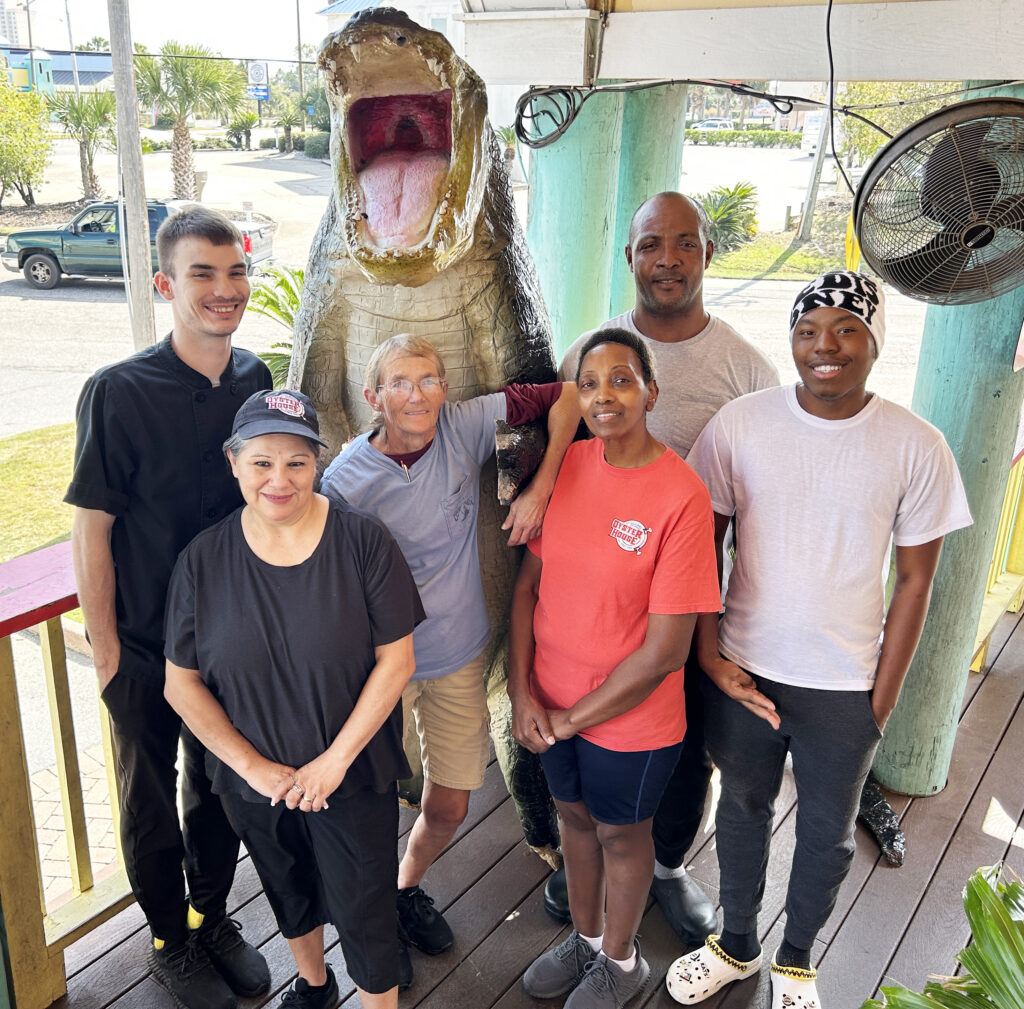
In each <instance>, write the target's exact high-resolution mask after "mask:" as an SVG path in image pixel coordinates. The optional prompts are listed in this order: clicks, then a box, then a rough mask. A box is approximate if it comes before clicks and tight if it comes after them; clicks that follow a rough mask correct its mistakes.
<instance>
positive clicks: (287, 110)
mask: <svg viewBox="0 0 1024 1009" xmlns="http://www.w3.org/2000/svg"><path fill="white" fill-rule="evenodd" d="M274 125H275V126H280V127H281V128H282V129H283V130H284V149H285V150H286V151H288V152H289V153H290V152H291V151H293V150H295V145H294V143H293V142H292V127H293V126H301V125H302V109H300V108H299V103H298V102H297V101H296V100H295V99H294V98H285V99H282V101H281V103H280V104H279V105H278V106H277V118H276V119H275V120H274Z"/></svg>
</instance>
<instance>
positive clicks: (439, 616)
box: [322, 392, 508, 680]
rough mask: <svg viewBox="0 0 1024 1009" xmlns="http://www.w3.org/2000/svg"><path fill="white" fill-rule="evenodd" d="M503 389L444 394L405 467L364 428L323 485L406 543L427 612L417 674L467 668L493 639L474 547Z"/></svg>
mask: <svg viewBox="0 0 1024 1009" xmlns="http://www.w3.org/2000/svg"><path fill="white" fill-rule="evenodd" d="M507 402H508V401H507V399H506V397H505V393H504V392H496V393H492V394H491V395H487V396H477V397H475V398H474V399H468V400H465V401H463V402H461V403H445V404H444V406H443V407H442V408H441V414H440V416H439V417H438V419H437V433H436V434H435V435H434V440H433V442H431V444H430V448H428V449H427V451H426V452H425V453H424V454H423V455H422V456H421V457H420V458H419V459H417V460H416V461H415V462H414V463H413V464H412V465H411V466H409V467H408V468H407V467H405V466H401V465H400V464H399V463H397V462H395V460H394V459H389V458H388V457H387V456H386V455H384V453H382V452H380V451H378V450H377V449H375V448H374V447H373V446H372V445H371V444H370V435H369V434H362V435H360V436H359V437H358V438H356V439H355V440H354V441H353V442H351V443H350V444H349V446H348V447H347V448H346V449H345V451H344V452H342V453H341V455H339V456H338V457H337V458H336V459H335V460H334V461H333V462H332V463H331V464H330V466H328V467H327V471H326V472H325V473H324V478H323V483H322V490H323V493H324V494H326V495H327V496H328V497H329V498H331V499H332V500H335V501H337V500H344V501H348V502H349V503H350V504H352V505H354V506H355V507H357V508H360V509H362V510H363V511H365V512H369V513H370V514H371V515H375V516H376V517H377V518H379V519H380V520H381V521H382V522H383V523H384V524H385V525H386V526H387V527H388V529H389V530H390V532H391V535H392V536H394V537H395V539H396V540H397V541H398V545H399V546H400V547H401V548H402V553H403V554H404V555H405V559H406V561H408V563H409V568H410V570H411V571H412V575H413V578H415V579H416V585H417V587H418V589H419V592H420V598H421V599H422V600H423V608H424V609H425V610H426V612H427V619H426V620H425V621H424V622H423V623H422V624H420V625H419V626H418V627H417V628H416V632H415V634H414V635H413V648H414V649H415V651H416V672H415V674H414V676H413V679H414V680H427V679H435V678H436V677H438V676H446V675H448V674H449V673H454V672H455V671H456V670H458V669H461V668H462V667H463V666H464V665H465V664H466V663H467V662H469V661H470V659H472V658H474V657H475V656H476V655H477V654H479V652H480V651H481V650H482V649H483V647H484V645H486V644H487V642H488V640H489V639H490V636H491V625H490V623H489V621H488V619H487V607H486V605H485V603H484V590H483V584H482V582H481V580H480V559H479V556H478V555H477V547H476V526H477V508H478V497H479V494H480V469H481V467H482V466H483V464H484V463H485V462H486V461H487V460H488V459H489V458H490V457H491V456H492V455H493V454H494V422H495V420H505V419H506V417H507Z"/></svg>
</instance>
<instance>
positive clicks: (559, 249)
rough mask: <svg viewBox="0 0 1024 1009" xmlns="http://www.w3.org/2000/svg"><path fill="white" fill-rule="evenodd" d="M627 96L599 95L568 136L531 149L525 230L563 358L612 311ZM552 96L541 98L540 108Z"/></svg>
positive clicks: (556, 347) (587, 104) (573, 125)
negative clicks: (616, 215)
mask: <svg viewBox="0 0 1024 1009" xmlns="http://www.w3.org/2000/svg"><path fill="white" fill-rule="evenodd" d="M622 98H623V96H622V95H621V94H618V93H614V94H600V95H595V96H594V97H593V98H591V99H590V101H588V102H587V103H586V104H585V105H584V106H583V108H582V110H581V112H580V114H579V116H577V118H576V120H575V122H573V124H572V125H571V126H570V127H569V129H568V131H567V132H566V134H565V136H563V137H560V138H559V139H558V140H556V141H555V142H554V143H553V144H550V145H549V146H547V147H542V148H540V149H539V150H535V151H534V152H533V153H532V155H531V156H530V215H529V220H528V222H527V227H526V237H527V241H528V244H529V246H530V251H531V253H532V254H533V260H534V263H535V264H536V266H537V275H538V277H539V279H540V286H541V291H542V292H543V294H544V302H545V304H546V305H547V309H548V314H549V316H550V317H551V328H552V336H553V338H554V344H555V357H556V358H561V356H562V354H563V353H564V352H565V351H566V349H567V348H568V346H569V344H570V343H572V341H573V340H575V339H576V337H578V336H579V335H580V333H582V332H584V331H586V330H588V329H593V328H594V327H595V326H598V325H600V324H601V323H602V322H604V320H605V319H606V318H607V311H608V305H609V301H610V299H609V292H610V290H611V278H612V263H613V252H614V253H615V254H616V255H617V254H618V250H613V248H612V246H613V244H614V230H615V222H614V211H615V207H616V205H617V191H618V184H619V151H620V147H621V127H622V105H623V102H622ZM546 101H547V99H538V100H537V101H536V102H535V103H534V104H535V109H534V112H535V114H536V113H537V112H538V111H541V109H543V107H544V106H543V103H544V102H546ZM538 106H539V108H538ZM539 121H540V122H541V123H543V122H544V120H543V118H541V119H540V120H539Z"/></svg>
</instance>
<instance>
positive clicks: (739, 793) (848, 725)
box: [704, 676, 882, 949]
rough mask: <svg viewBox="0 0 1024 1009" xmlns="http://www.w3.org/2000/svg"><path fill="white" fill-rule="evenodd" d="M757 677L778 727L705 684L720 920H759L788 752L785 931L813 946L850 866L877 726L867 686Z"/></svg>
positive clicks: (739, 925)
mask: <svg viewBox="0 0 1024 1009" xmlns="http://www.w3.org/2000/svg"><path fill="white" fill-rule="evenodd" d="M754 679H755V681H756V683H757V689H758V690H760V691H761V692H762V693H763V694H765V695H766V696H767V697H769V698H770V699H771V700H772V701H774V702H775V710H776V711H777V712H778V713H779V718H780V719H781V722H782V724H781V726H780V728H778V729H773V728H772V727H771V726H770V725H769V724H768V723H767V722H766V721H765V720H764V719H763V718H759V717H758V716H757V715H755V714H753V713H752V712H750V711H748V710H747V709H746V708H745V707H743V705H742V704H740V703H739V701H734V700H732V698H730V697H727V696H726V695H725V694H724V693H723V692H722V691H721V690H719V688H718V687H716V686H715V684H714V683H712V682H711V680H706V681H705V684H704V696H705V703H706V707H707V712H708V723H707V724H708V746H709V748H710V750H711V752H712V754H714V758H715V763H716V764H717V765H718V769H719V770H720V771H721V773H722V794H721V796H720V797H719V800H718V812H717V814H716V817H715V837H716V840H717V842H718V867H719V877H720V879H721V898H722V912H723V920H724V924H725V928H726V929H728V930H729V931H730V932H739V933H745V932H753V931H755V930H756V928H757V914H758V912H759V911H760V910H761V899H762V897H763V895H764V886H765V878H766V872H767V866H768V852H769V848H770V846H771V837H772V821H773V817H774V813H775V797H776V796H777V795H778V794H779V788H780V786H781V784H782V775H783V769H784V767H785V763H786V753H787V752H789V753H791V754H792V757H793V778H794V780H795V782H796V801H797V807H796V847H795V848H794V850H793V866H792V869H791V870H790V874H789V886H788V888H787V891H786V931H785V938H786V939H787V940H788V941H789V942H791V943H792V944H793V945H794V946H797V947H798V948H800V949H810V948H811V947H812V946H813V945H814V940H815V939H816V938H817V935H818V932H819V931H820V930H821V928H822V926H823V925H824V924H825V922H826V921H828V917H829V915H830V914H831V913H832V909H833V907H835V903H836V898H837V897H838V895H839V887H840V885H841V884H842V882H843V880H844V879H845V878H846V874H847V873H848V872H849V871H850V863H851V862H852V861H853V853H854V850H855V847H856V844H855V841H854V836H853V829H854V825H855V823H856V819H857V809H858V807H859V805H860V794H861V791H862V790H863V788H864V780H865V778H867V776H868V771H869V770H870V769H871V761H872V760H873V759H874V756H875V750H876V749H877V748H878V743H879V741H880V740H881V738H882V733H881V732H880V731H879V728H878V725H877V723H876V722H875V716H874V714H873V712H872V710H871V695H870V693H869V692H868V691H867V690H815V689H812V688H809V687H794V686H790V685H788V684H785V683H778V682H777V681H774V680H769V679H766V678H765V677H763V676H754Z"/></svg>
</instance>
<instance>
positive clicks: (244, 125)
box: [227, 111, 260, 151]
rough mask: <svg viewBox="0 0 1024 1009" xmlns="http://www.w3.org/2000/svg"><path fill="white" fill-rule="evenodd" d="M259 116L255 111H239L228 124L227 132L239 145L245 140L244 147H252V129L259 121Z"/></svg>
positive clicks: (247, 148) (248, 148)
mask: <svg viewBox="0 0 1024 1009" xmlns="http://www.w3.org/2000/svg"><path fill="white" fill-rule="evenodd" d="M259 121H260V117H259V116H258V115H256V113H255V112H251V111H246V112H240V113H239V114H238V115H237V116H235V118H234V119H233V120H232V121H231V122H230V123H229V124H228V129H227V134H228V136H229V137H231V138H233V139H234V140H235V141H236V142H237V143H238V144H239V145H241V144H242V142H243V140H244V142H245V149H246V150H247V151H248V150H251V149H252V131H253V128H254V127H255V126H256V125H257V124H258V123H259Z"/></svg>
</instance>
